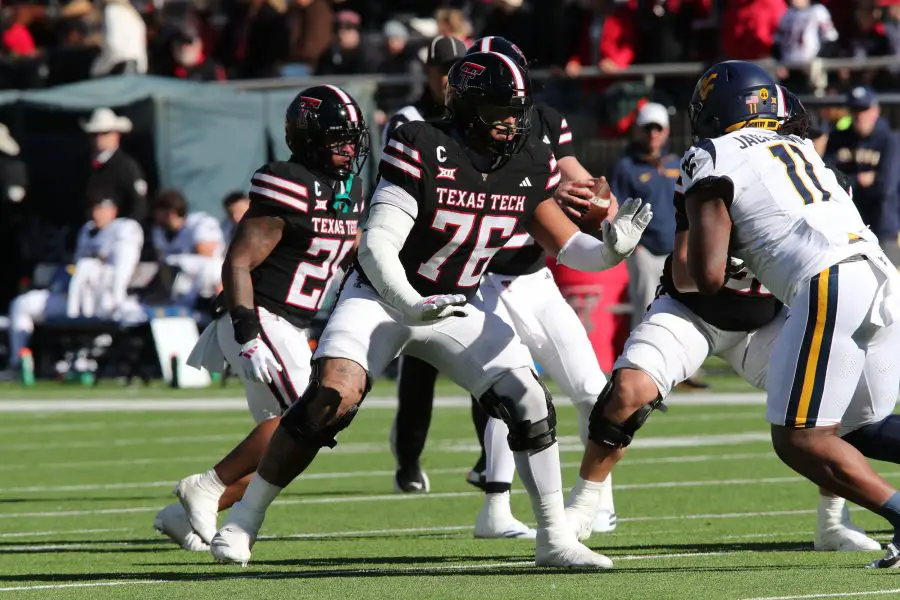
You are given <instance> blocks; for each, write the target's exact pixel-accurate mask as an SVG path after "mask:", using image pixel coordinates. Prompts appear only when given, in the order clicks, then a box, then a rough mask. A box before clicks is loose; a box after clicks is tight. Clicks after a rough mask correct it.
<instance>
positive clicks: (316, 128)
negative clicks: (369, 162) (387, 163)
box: [284, 85, 369, 181]
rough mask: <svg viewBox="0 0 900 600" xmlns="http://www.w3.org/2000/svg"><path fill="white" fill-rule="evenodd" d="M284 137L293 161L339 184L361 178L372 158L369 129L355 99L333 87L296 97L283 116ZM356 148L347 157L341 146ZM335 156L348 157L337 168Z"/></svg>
mask: <svg viewBox="0 0 900 600" xmlns="http://www.w3.org/2000/svg"><path fill="white" fill-rule="evenodd" d="M284 138H285V142H287V146H288V148H290V149H291V153H292V155H293V157H294V158H296V159H297V160H299V161H300V162H303V163H305V164H308V165H310V166H312V167H315V168H318V169H320V170H322V171H325V172H326V173H328V174H330V175H332V176H334V177H335V178H336V179H338V180H340V181H344V180H346V179H347V178H348V177H349V176H350V175H358V174H359V173H360V171H362V168H363V165H364V164H365V162H366V159H367V158H368V157H369V128H368V126H367V125H366V119H365V117H364V116H363V112H362V110H361V109H360V108H359V104H357V103H356V100H354V99H353V98H351V97H350V94H348V93H347V92H345V91H344V90H342V89H341V88H339V87H337V86H334V85H317V86H314V87H311V88H307V89H305V90H303V91H302V92H300V93H299V94H297V97H296V98H294V100H293V101H292V102H291V103H290V104H289V105H288V107H287V111H286V113H285V116H284ZM348 142H349V143H350V144H352V145H353V148H354V150H353V153H352V154H350V155H348V154H346V153H345V152H344V151H343V150H342V147H343V146H346V145H347V143H348ZM334 154H340V155H343V156H347V157H348V158H349V159H350V162H349V164H348V165H347V166H335V165H334V164H333V162H332V160H331V157H332V156H333V155H334Z"/></svg>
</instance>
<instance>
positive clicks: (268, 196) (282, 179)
mask: <svg viewBox="0 0 900 600" xmlns="http://www.w3.org/2000/svg"><path fill="white" fill-rule="evenodd" d="M307 175H308V174H307V171H306V169H305V168H303V166H302V165H298V164H296V163H291V162H287V161H276V162H272V163H269V164H268V165H266V166H264V167H261V168H260V169H257V171H256V172H255V173H254V174H253V177H251V178H250V200H251V202H255V203H257V204H267V205H273V204H274V205H279V206H280V208H282V209H285V208H289V209H294V210H298V211H300V212H304V213H305V212H307V211H308V210H309V203H308V198H309V190H308V187H307V183H306V181H307V178H308V177H307Z"/></svg>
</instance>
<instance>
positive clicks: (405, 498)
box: [0, 472, 900, 521]
mask: <svg viewBox="0 0 900 600" xmlns="http://www.w3.org/2000/svg"><path fill="white" fill-rule="evenodd" d="M883 475H884V476H885V477H896V476H897V475H900V472H892V473H884V474H883ZM772 483H790V484H793V483H806V480H805V479H803V478H802V477H763V478H749V479H710V480H700V481H658V482H653V483H632V484H624V485H618V486H616V488H617V489H620V490H654V489H664V488H676V487H697V488H703V487H721V486H723V485H769V484H772ZM169 485H172V482H171V481H165V482H163V481H151V482H143V483H121V484H99V487H97V488H96V489H132V488H137V489H139V488H146V487H150V488H155V487H164V486H169ZM60 487H73V486H60ZM74 487H78V489H79V491H81V490H83V489H84V488H85V487H87V486H74ZM15 489H16V488H8V489H7V493H8V492H9V491H10V490H15ZM22 489H34V488H22ZM44 491H48V489H47V488H45V489H44ZM513 493H514V494H524V493H525V492H524V490H521V489H516V490H513ZM482 495H483V494H482V492H477V491H471V492H439V493H431V494H372V495H361V496H326V497H315V498H281V499H279V500H278V501H276V502H275V506H296V505H318V504H352V503H358V502H410V501H417V500H445V499H448V498H467V497H473V498H474V497H480V496H482ZM160 508H162V507H161V506H143V507H127V508H101V509H91V510H62V511H42V512H18V513H17V512H12V513H0V519H16V518H25V517H31V518H41V517H75V516H86V515H105V514H120V513H131V512H148V511H155V510H159V509H160ZM807 512H815V511H808V510H800V511H769V512H759V513H725V514H719V515H716V514H712V515H694V516H690V515H688V516H672V517H664V516H653V517H625V518H620V519H619V520H620V521H642V520H652V519H660V520H668V519H691V518H698V519H700V518H711V519H715V518H730V517H739V516H778V515H791V514H805V513H807Z"/></svg>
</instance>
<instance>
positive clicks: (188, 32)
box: [172, 26, 225, 81]
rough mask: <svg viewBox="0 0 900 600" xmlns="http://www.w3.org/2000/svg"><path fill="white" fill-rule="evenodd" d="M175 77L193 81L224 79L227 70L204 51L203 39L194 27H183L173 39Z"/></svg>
mask: <svg viewBox="0 0 900 600" xmlns="http://www.w3.org/2000/svg"><path fill="white" fill-rule="evenodd" d="M172 57H173V59H174V62H175V72H174V75H175V77H178V78H179V79H190V80H193V81H223V80H224V79H225V70H224V69H222V67H221V66H220V65H219V64H217V63H216V62H215V61H214V60H212V59H211V58H208V57H207V56H206V54H205V53H204V52H203V40H202V39H201V38H200V34H199V33H198V32H197V30H196V29H194V28H193V27H188V26H186V27H181V28H180V29H179V30H178V31H177V32H176V33H175V35H174V37H173V40H172Z"/></svg>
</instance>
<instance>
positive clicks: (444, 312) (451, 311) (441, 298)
mask: <svg viewBox="0 0 900 600" xmlns="http://www.w3.org/2000/svg"><path fill="white" fill-rule="evenodd" d="M465 304H466V297H465V296H463V295H462V294H437V295H435V296H428V297H426V298H422V299H421V300H419V301H418V302H416V303H415V304H413V305H412V306H410V307H409V309H408V310H407V311H406V316H408V317H409V318H410V319H413V320H414V321H437V320H438V319H445V318H447V317H465V316H467V314H468V313H467V312H466V309H465Z"/></svg>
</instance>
